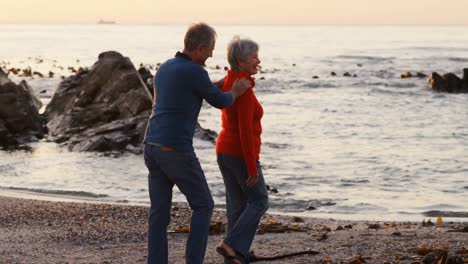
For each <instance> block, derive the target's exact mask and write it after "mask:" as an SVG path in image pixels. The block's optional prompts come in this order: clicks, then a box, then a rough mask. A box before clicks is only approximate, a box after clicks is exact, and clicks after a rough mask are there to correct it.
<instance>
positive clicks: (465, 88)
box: [460, 68, 468, 93]
mask: <svg viewBox="0 0 468 264" xmlns="http://www.w3.org/2000/svg"><path fill="white" fill-rule="evenodd" d="M462 81H463V84H462V87H461V90H460V92H461V93H468V68H465V69H463V70H462Z"/></svg>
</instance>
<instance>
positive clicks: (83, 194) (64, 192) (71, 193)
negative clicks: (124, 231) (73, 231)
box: [5, 187, 109, 198]
mask: <svg viewBox="0 0 468 264" xmlns="http://www.w3.org/2000/svg"><path fill="white" fill-rule="evenodd" d="M5 189H9V190H13V191H26V192H34V193H41V194H49V195H65V196H78V197H87V198H105V197H109V195H107V194H95V193H92V192H85V191H67V190H46V189H35V188H21V187H7V188H5Z"/></svg>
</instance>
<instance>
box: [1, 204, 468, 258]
mask: <svg viewBox="0 0 468 264" xmlns="http://www.w3.org/2000/svg"><path fill="white" fill-rule="evenodd" d="M147 215H148V207H147V206H134V205H116V204H107V203H80V202H56V201H43V200H37V199H25V198H13V197H5V196H0V262H2V263H31V262H39V263H50V262H53V263H56V262H73V263H84V262H86V263H103V262H110V263H145V262H146V227H147ZM171 215H172V220H171V224H170V226H169V231H170V232H169V258H170V260H169V262H170V263H183V256H184V251H185V241H186V238H187V233H186V231H187V230H186V227H187V226H188V223H189V219H190V210H189V209H187V208H179V207H173V209H172V213H171ZM225 219H226V217H225V212H224V211H220V210H217V209H216V210H215V212H214V213H213V217H212V227H213V229H212V233H213V234H212V235H210V237H209V243H208V247H207V252H206V258H205V261H206V262H205V263H222V259H221V257H220V256H219V255H218V254H217V253H216V252H215V250H214V249H215V247H216V245H217V244H218V243H219V242H220V241H221V240H222V238H223V234H224V229H223V228H224V225H225V222H226V220H225ZM280 231H286V232H283V233H281V232H280ZM467 231H468V223H467V222H465V223H449V222H447V223H444V224H443V225H441V226H438V225H434V224H432V225H424V226H423V225H421V223H415V222H389V221H385V222H375V221H347V220H333V219H319V218H306V217H304V218H302V217H294V216H285V215H272V214H267V215H265V216H264V217H263V218H262V221H261V226H260V228H259V232H258V234H257V236H256V238H255V241H254V244H253V246H252V250H254V251H255V253H256V254H258V255H262V256H272V255H277V254H286V253H292V252H297V251H304V250H313V251H317V252H318V254H317V255H302V256H297V257H291V258H287V259H283V260H277V261H260V262H258V263H343V262H345V263H348V262H350V261H353V259H357V257H358V256H360V257H361V258H362V259H364V260H365V261H366V262H367V263H385V262H387V263H395V261H396V263H415V261H421V260H422V259H423V258H425V257H427V256H429V255H430V254H437V252H440V251H442V250H443V251H445V252H447V253H448V255H449V256H450V257H452V258H455V257H457V258H461V259H463V260H465V259H467V260H468V251H467V250H466V248H467V247H468V232H467ZM323 261H325V262H323ZM326 261H328V262H326ZM417 263H418V262H417ZM462 263H463V262H462Z"/></svg>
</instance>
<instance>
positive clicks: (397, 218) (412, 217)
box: [0, 187, 468, 223]
mask: <svg viewBox="0 0 468 264" xmlns="http://www.w3.org/2000/svg"><path fill="white" fill-rule="evenodd" d="M2 196H4V197H11V198H19V199H31V200H41V201H50V202H72V203H90V204H109V205H116V206H143V207H149V205H150V203H149V198H148V202H147V203H142V202H131V201H127V200H124V201H113V200H106V199H105V197H104V198H101V199H97V198H95V197H86V196H79V195H66V194H53V193H48V192H35V191H29V190H26V189H25V190H21V189H14V188H5V187H0V197H2ZM172 206H173V207H174V206H175V207H182V208H188V204H187V203H186V202H173V204H172ZM215 210H221V211H225V208H224V207H222V206H218V207H217V206H216V204H215ZM268 213H270V214H274V215H280V216H285V217H294V216H297V217H304V218H315V219H333V220H337V221H356V222H366V221H367V222H371V221H374V222H379V221H380V222H384V221H387V222H422V221H428V220H431V221H433V222H435V221H436V219H437V216H436V215H431V216H427V215H424V214H423V213H420V212H418V213H405V214H402V213H400V214H398V213H391V214H377V213H374V214H361V213H355V214H352V213H349V214H333V213H327V212H314V211H307V210H305V211H275V210H274V209H271V208H270V209H269V210H268ZM452 213H453V212H452ZM463 214H464V215H463V216H458V217H453V216H450V217H448V216H443V219H444V221H445V222H458V223H464V222H468V217H465V214H467V213H463Z"/></svg>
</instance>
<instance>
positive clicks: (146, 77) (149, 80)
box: [138, 67, 154, 98]
mask: <svg viewBox="0 0 468 264" xmlns="http://www.w3.org/2000/svg"><path fill="white" fill-rule="evenodd" d="M138 74H140V77H141V79H142V80H143V82H144V83H145V84H146V87H147V88H148V91H149V92H150V93H151V98H153V96H154V94H153V93H154V91H153V89H154V88H153V78H154V76H153V75H152V74H151V72H150V71H149V70H148V69H147V68H145V67H140V69H138Z"/></svg>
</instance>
